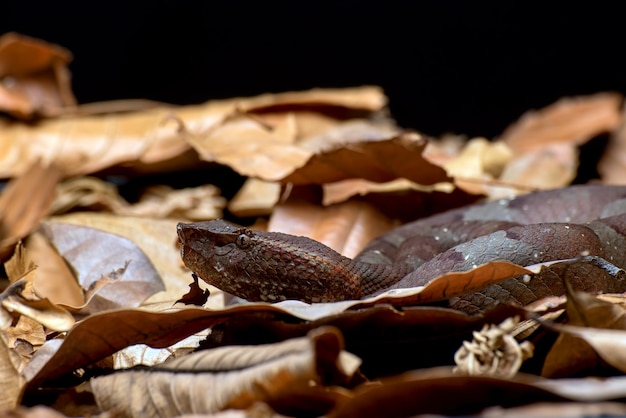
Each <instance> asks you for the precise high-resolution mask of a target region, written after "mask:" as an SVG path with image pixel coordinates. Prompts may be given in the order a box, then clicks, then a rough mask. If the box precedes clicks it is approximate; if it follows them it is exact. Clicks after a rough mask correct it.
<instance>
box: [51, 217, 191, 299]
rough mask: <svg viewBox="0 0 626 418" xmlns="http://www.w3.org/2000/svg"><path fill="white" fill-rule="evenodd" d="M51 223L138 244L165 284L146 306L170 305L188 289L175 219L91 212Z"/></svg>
mask: <svg viewBox="0 0 626 418" xmlns="http://www.w3.org/2000/svg"><path fill="white" fill-rule="evenodd" d="M54 221H55V222H59V223H66V224H72V225H79V226H86V227H89V228H95V229H99V230H102V231H107V232H110V233H112V234H116V235H121V236H123V237H126V238H128V239H129V240H131V241H132V242H133V243H134V244H135V245H137V246H138V247H139V248H140V249H141V251H143V253H145V254H146V255H147V256H148V258H149V259H150V261H151V262H152V264H153V265H154V267H155V268H156V270H157V271H158V273H159V275H160V277H161V279H162V280H163V283H164V285H165V291H163V292H159V293H156V294H155V295H153V296H152V297H150V299H148V300H147V301H146V303H155V302H169V303H172V302H174V301H176V300H178V299H180V297H181V295H183V294H185V293H186V292H187V291H188V290H189V282H190V281H191V273H190V272H189V271H188V270H187V269H184V268H183V267H182V263H181V261H180V254H179V251H177V250H176V242H177V238H176V223H177V221H176V220H173V219H152V218H137V217H134V216H119V215H112V214H106V213H91V212H90V213H71V214H68V215H64V216H61V217H58V218H54ZM131 264H132V263H131Z"/></svg>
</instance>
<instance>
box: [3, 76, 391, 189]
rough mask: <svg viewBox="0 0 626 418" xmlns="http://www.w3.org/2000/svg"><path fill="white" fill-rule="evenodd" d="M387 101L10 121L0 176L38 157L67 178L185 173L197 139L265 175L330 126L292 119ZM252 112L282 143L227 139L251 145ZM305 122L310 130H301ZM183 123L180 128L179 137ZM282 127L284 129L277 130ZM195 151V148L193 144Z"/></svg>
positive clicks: (340, 99)
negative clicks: (304, 135) (307, 137)
mask: <svg viewBox="0 0 626 418" xmlns="http://www.w3.org/2000/svg"><path fill="white" fill-rule="evenodd" d="M385 104H386V98H385V96H384V94H383V93H382V91H381V90H380V89H379V88H376V87H363V88H354V89H337V90H332V89H330V90H324V89H319V90H310V91H308V92H296V93H283V94H274V95H273V94H266V95H262V96H257V97H253V98H237V99H229V100H221V101H211V102H207V103H205V104H202V105H196V106H184V107H177V106H163V107H158V108H153V109H148V110H144V111H140V112H131V113H125V114H115V115H107V116H101V115H99V116H80V117H75V116H68V117H66V118H63V119H58V120H45V121H42V122H41V123H39V124H37V125H36V126H35V125H22V124H7V125H5V126H3V127H2V129H3V135H4V143H5V147H6V149H5V150H4V152H0V177H10V176H13V175H14V174H15V173H18V172H22V171H23V170H24V169H25V167H27V166H28V165H30V164H31V163H32V162H33V161H35V160H37V159H45V160H46V161H54V162H55V163H57V164H58V165H59V166H61V167H63V168H64V174H65V175H66V176H72V175H78V174H89V173H93V172H96V171H100V170H103V169H105V168H109V167H112V166H116V165H121V164H124V166H125V168H127V169H132V168H133V167H134V168H136V169H142V170H157V169H159V168H160V165H163V164H166V163H167V166H168V169H176V168H177V167H178V168H183V167H184V168H187V169H188V168H189V167H190V165H193V164H194V163H195V164H197V162H198V161H197V158H196V156H195V155H193V154H190V153H189V151H191V145H190V143H189V142H188V140H192V142H194V141H193V138H208V140H209V141H210V142H211V143H213V144H214V145H213V147H214V148H212V149H211V150H210V151H206V152H204V151H203V150H202V148H201V147H200V148H199V149H198V151H199V152H200V154H201V155H202V156H203V157H204V158H206V159H207V160H210V161H217V162H222V163H225V164H228V161H222V159H221V158H218V157H220V155H221V154H220V152H219V149H220V147H222V148H225V149H228V152H227V153H230V154H233V155H234V158H235V159H236V160H240V161H241V166H242V167H243V168H242V167H239V168H242V169H244V170H251V169H256V170H260V171H261V172H267V173H270V172H268V171H266V170H267V169H268V167H266V166H264V165H263V161H271V159H268V157H264V156H265V155H274V156H276V157H277V158H278V157H279V156H285V157H287V154H288V151H289V149H292V148H293V149H294V150H295V151H294V152H295V154H296V155H299V154H301V155H303V156H304V159H306V156H307V155H309V153H307V152H305V151H302V150H300V149H299V148H297V147H295V146H290V145H284V144H285V143H289V142H291V141H293V140H294V138H295V137H296V136H297V135H299V134H300V133H301V131H306V132H308V133H309V134H312V133H314V132H318V130H319V129H327V127H328V123H327V122H326V123H322V124H321V126H318V125H320V124H319V118H314V119H313V120H312V122H311V118H310V117H305V118H304V119H303V120H300V119H294V118H295V116H294V115H295V114H299V113H304V114H306V115H309V114H310V113H315V114H322V113H330V114H332V113H333V111H335V113H337V114H339V116H337V117H334V118H332V119H333V121H334V122H335V123H337V121H338V120H341V118H345V117H346V115H347V116H348V117H350V116H351V115H352V113H357V114H359V113H361V114H362V113H366V114H369V113H370V112H375V111H377V110H380V109H381V108H382V106H384V105H385ZM256 113H259V114H262V117H263V119H264V120H265V119H267V120H269V121H272V123H273V121H274V120H280V121H281V122H276V123H273V125H272V126H274V128H275V129H274V130H273V131H272V132H276V134H275V135H276V136H277V138H278V139H277V140H278V143H279V144H283V145H276V146H275V147H272V146H271V144H267V143H265V142H264V141H265V139H266V137H265V136H263V135H261V136H260V137H259V136H258V135H257V137H259V138H260V140H261V142H260V143H258V142H255V140H254V139H249V141H250V142H249V145H250V146H246V145H245V144H244V143H243V142H234V141H232V138H233V135H234V137H241V139H240V141H248V140H247V139H246V136H248V135H249V134H250V135H253V136H254V135H255V134H257V133H258V132H263V133H267V132H268V130H267V129H268V127H267V126H266V125H265V123H264V122H263V121H261V122H259V121H257V119H254V120H252V118H256V116H254V115H255V114H256ZM248 115H252V116H248ZM324 118H325V119H328V117H326V116H324ZM307 122H310V123H309V125H311V124H312V125H313V126H307V127H302V126H300V125H299V124H300V123H305V124H306V123H307ZM294 124H295V125H294ZM181 126H184V130H183V132H181V129H180V128H181ZM280 126H284V127H285V128H284V129H283V130H281V127H280ZM296 126H297V129H296ZM294 129H295V130H294ZM217 133H221V134H225V135H226V136H225V137H223V138H222V139H218V138H217V137H215V135H217ZM242 135H243V136H242ZM294 135H296V136H294ZM194 146H195V147H197V143H196V142H194ZM290 147H291V148H290ZM258 150H262V151H263V153H258ZM251 152H252V153H251ZM265 153H267V154H265ZM257 154H258V155H257ZM250 155H257V158H255V159H253V160H252V161H251V160H250ZM287 159H288V158H287ZM246 167H249V168H246ZM270 168H271V167H270ZM245 173H248V172H247V171H246V172H245ZM261 177H262V176H261Z"/></svg>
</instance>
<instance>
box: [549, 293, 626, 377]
mask: <svg viewBox="0 0 626 418" xmlns="http://www.w3.org/2000/svg"><path fill="white" fill-rule="evenodd" d="M567 313H568V318H569V324H570V325H569V326H575V327H578V328H580V329H583V330H588V331H589V333H590V334H592V335H593V332H594V331H593V330H594V329H595V330H598V329H604V330H608V329H613V330H621V331H625V330H626V313H625V311H624V309H623V307H621V306H619V305H615V304H612V303H609V302H606V301H603V300H600V299H598V298H596V297H594V296H593V295H590V294H587V293H584V292H579V291H573V290H570V291H569V292H568V301H567ZM589 338H594V337H593V336H592V337H589ZM600 338H601V337H600ZM614 338H615V341H613V343H611V344H610V345H609V346H606V347H603V350H608V354H607V355H612V354H611V353H612V352H614V351H616V350H619V348H618V347H619V345H618V344H619V342H618V340H619V338H620V337H619V336H617V335H616V336H615V337H614ZM624 338H626V337H624ZM624 338H621V339H624ZM625 341H626V340H625ZM613 345H614V347H611V346H613ZM594 347H595V345H593V344H591V343H590V341H588V339H587V338H584V337H582V338H581V336H580V335H577V334H575V333H570V332H562V333H561V335H559V338H558V339H557V341H556V342H555V343H554V345H553V346H552V349H551V350H550V352H549V353H548V354H547V356H546V359H545V362H544V366H543V370H542V375H543V376H546V377H555V378H559V377H560V378H562V377H568V376H574V375H580V374H581V373H583V372H590V371H593V370H597V369H599V368H600V367H602V364H601V363H602V361H601V360H600V358H599V357H598V354H600V356H601V357H602V358H604V356H603V355H602V354H601V353H599V352H598V354H596V353H597V351H596V350H595V348H594ZM605 352H606V351H605ZM611 358H612V357H611ZM620 361H621V360H619V358H618V359H617V360H614V361H613V362H611V361H608V362H609V364H611V365H613V366H614V367H616V368H618V369H621V370H624V369H626V363H624V364H622V365H621V366H616V363H617V364H620V363H619V362H620Z"/></svg>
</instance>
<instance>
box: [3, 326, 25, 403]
mask: <svg viewBox="0 0 626 418" xmlns="http://www.w3.org/2000/svg"><path fill="white" fill-rule="evenodd" d="M20 365H21V361H20V357H19V355H18V354H17V353H16V352H15V350H13V349H11V348H10V347H9V345H8V341H7V338H6V336H5V335H4V333H2V332H0V379H2V383H3V390H2V395H0V410H2V411H6V410H9V409H13V408H15V407H16V406H17V404H18V400H19V398H20V392H21V390H22V387H23V386H24V378H23V377H22V376H21V374H20V372H19V369H20Z"/></svg>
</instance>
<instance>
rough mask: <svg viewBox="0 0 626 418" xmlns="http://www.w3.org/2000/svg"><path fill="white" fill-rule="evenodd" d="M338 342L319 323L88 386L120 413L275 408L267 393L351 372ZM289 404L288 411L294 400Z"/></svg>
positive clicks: (104, 405)
mask: <svg viewBox="0 0 626 418" xmlns="http://www.w3.org/2000/svg"><path fill="white" fill-rule="evenodd" d="M342 346H343V343H342V340H341V335H340V334H339V333H338V332H337V330H335V329H332V328H319V329H316V330H314V331H312V332H311V334H310V336H309V337H308V338H299V339H293V340H287V341H284V342H280V343H275V344H268V345H258V346H240V347H224V348H216V349H213V350H203V351H199V352H196V353H193V354H190V355H187V356H184V357H181V358H178V359H175V360H172V361H169V362H167V363H165V364H163V365H161V366H157V367H153V368H152V370H150V371H149V372H148V371H130V372H125V373H116V374H112V375H109V376H104V377H99V378H95V379H92V380H91V382H90V386H91V388H92V390H93V393H94V396H95V398H96V401H97V403H98V405H99V406H100V408H101V410H102V411H110V410H115V411H117V412H118V413H119V412H121V411H123V413H124V414H125V416H138V417H143V416H146V415H149V416H155V415H162V416H175V415H180V414H185V413H187V414H190V413H196V414H198V413H204V414H206V413H212V412H217V411H220V410H224V409H229V408H247V407H249V406H251V405H252V404H253V403H254V402H257V401H268V400H270V401H272V402H270V403H271V404H272V406H273V407H274V409H278V410H280V406H281V401H280V399H272V398H273V397H274V396H275V395H276V394H278V393H280V392H282V391H285V389H286V388H289V387H290V386H294V385H295V386H302V384H303V383H307V385H309V386H314V385H315V383H317V384H322V383H327V384H333V383H339V382H341V379H338V378H337V376H339V375H344V376H349V375H352V374H353V373H354V371H355V370H356V367H358V364H359V360H358V358H356V357H355V356H352V355H350V354H349V353H347V352H345V351H342V348H343V347H342ZM332 376H335V377H334V378H332ZM329 377H331V379H330V380H329V379H328V378H329ZM313 382H315V383H313ZM146 398H150V399H151V400H152V401H151V402H148V403H146ZM290 403H291V405H289V406H288V409H292V410H293V408H294V405H293V403H294V400H293V399H291V402H290ZM309 407H310V405H309ZM146 408H147V409H146ZM283 408H284V407H283ZM296 408H297V407H296ZM284 409H287V408H284ZM307 409H308V408H307ZM307 409H304V408H302V410H303V411H304V410H307ZM321 412H325V411H321Z"/></svg>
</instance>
